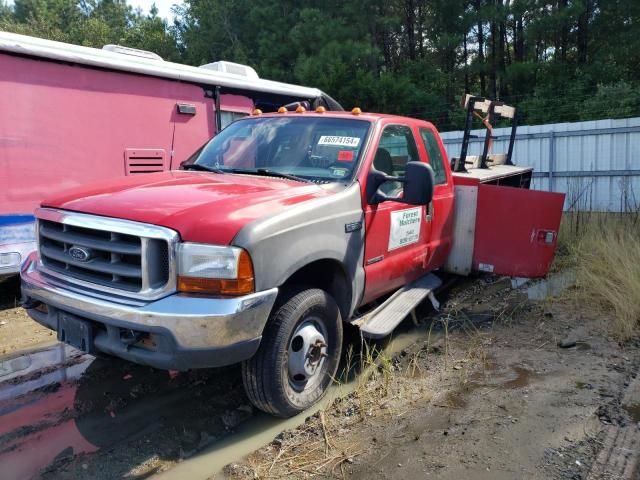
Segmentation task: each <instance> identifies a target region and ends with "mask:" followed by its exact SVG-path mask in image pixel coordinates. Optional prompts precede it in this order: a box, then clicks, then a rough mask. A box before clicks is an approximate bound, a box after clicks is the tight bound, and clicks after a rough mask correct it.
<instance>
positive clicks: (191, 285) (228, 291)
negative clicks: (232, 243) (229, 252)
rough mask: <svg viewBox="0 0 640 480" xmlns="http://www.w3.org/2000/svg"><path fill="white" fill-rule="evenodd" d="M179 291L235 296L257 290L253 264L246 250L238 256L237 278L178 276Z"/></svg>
mask: <svg viewBox="0 0 640 480" xmlns="http://www.w3.org/2000/svg"><path fill="white" fill-rule="evenodd" d="M178 291H180V292H184V293H199V294H202V295H220V296H228V297H235V296H239V295H247V294H249V293H253V292H255V282H254V278H253V265H252V263H251V258H250V257H249V254H248V253H247V252H245V251H244V250H243V251H242V252H241V253H240V256H239V258H238V275H237V278H233V279H231V278H206V277H187V276H178Z"/></svg>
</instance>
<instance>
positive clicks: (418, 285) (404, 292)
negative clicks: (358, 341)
mask: <svg viewBox="0 0 640 480" xmlns="http://www.w3.org/2000/svg"><path fill="white" fill-rule="evenodd" d="M440 285H442V280H440V279H439V278H438V277H436V276H435V275H434V274H433V273H430V274H428V275H425V276H424V277H421V278H419V279H418V280H416V281H414V282H412V283H410V284H409V285H407V286H405V287H404V288H401V289H400V290H398V291H397V292H396V293H394V294H393V295H391V296H390V297H389V298H388V299H387V300H386V301H385V302H384V303H383V304H382V305H380V306H379V307H377V308H376V309H375V310H373V311H371V312H369V313H367V314H366V315H364V316H362V317H360V318H358V319H357V320H355V321H354V322H353V323H354V324H355V325H358V326H359V327H360V331H361V332H362V336H363V337H365V338H373V339H376V338H383V337H386V336H387V335H389V334H390V333H391V332H392V331H393V329H394V328H396V327H397V326H398V325H399V324H400V322H402V321H403V320H404V319H405V318H406V317H407V315H409V314H410V313H411V312H412V311H413V309H414V308H416V306H417V305H418V304H419V303H420V302H421V301H422V300H424V299H425V298H427V297H428V296H429V295H430V294H432V293H433V291H434V290H435V289H436V288H438V287H439V286H440ZM431 298H432V301H434V302H435V298H433V296H432V297H431ZM434 306H436V308H437V302H436V303H435V304H434Z"/></svg>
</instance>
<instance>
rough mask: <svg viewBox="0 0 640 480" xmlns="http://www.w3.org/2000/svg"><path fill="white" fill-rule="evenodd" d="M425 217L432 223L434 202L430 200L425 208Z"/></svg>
mask: <svg viewBox="0 0 640 480" xmlns="http://www.w3.org/2000/svg"><path fill="white" fill-rule="evenodd" d="M425 218H426V220H427V222H429V223H431V220H432V219H433V202H429V205H427V208H426V209H425Z"/></svg>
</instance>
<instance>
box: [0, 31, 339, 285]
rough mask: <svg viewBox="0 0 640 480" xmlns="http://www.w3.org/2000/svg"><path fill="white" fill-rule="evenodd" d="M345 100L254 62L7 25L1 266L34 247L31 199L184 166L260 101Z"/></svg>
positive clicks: (2, 76) (0, 51)
mask: <svg viewBox="0 0 640 480" xmlns="http://www.w3.org/2000/svg"><path fill="white" fill-rule="evenodd" d="M297 101H302V102H307V103H308V104H310V106H313V107H314V108H315V107H316V106H318V105H322V106H324V107H325V108H327V109H330V110H337V109H341V107H340V105H339V104H337V103H336V102H335V101H334V100H332V99H331V98H330V97H328V96H327V95H325V94H324V93H322V92H321V91H320V90H317V89H314V88H307V87H302V86H297V85H289V84H284V83H279V82H274V81H269V80H263V79H260V78H259V77H258V75H257V73H256V72H255V71H254V70H253V69H252V68H251V67H248V66H245V65H238V64H234V63H230V62H216V63H212V64H208V65H203V66H201V67H191V66H186V65H180V64H176V63H171V62H165V61H163V60H162V59H161V58H160V57H159V56H157V55H155V54H153V53H151V52H145V51H141V50H135V49H130V48H125V47H120V46H114V45H107V46H105V47H104V48H103V49H102V50H100V49H95V48H87V47H81V46H76V45H69V44H65V43H60V42H53V41H49V40H42V39H38V38H32V37H27V36H23V35H15V34H11V33H6V32H0V277H2V276H3V275H7V274H13V273H17V272H18V269H19V265H20V263H21V262H22V260H23V259H24V258H25V257H26V255H27V254H28V253H29V252H30V251H32V250H34V249H35V243H34V242H35V235H34V227H33V225H34V223H33V221H34V219H33V215H32V213H33V210H34V209H35V207H36V206H37V205H38V204H39V202H40V201H41V200H42V199H43V198H44V197H46V196H50V195H51V194H52V193H56V192H59V191H64V190H67V189H69V188H71V187H77V186H80V185H83V184H85V183H87V182H89V181H93V180H99V179H104V178H109V177H118V176H126V175H138V174H141V173H149V172H157V171H162V170H169V169H171V168H173V169H175V168H178V166H179V165H180V162H182V161H183V160H185V159H186V158H187V156H188V155H190V154H191V153H193V151H194V150H196V149H197V148H198V147H199V146H200V145H202V144H203V143H205V142H206V141H207V140H208V139H209V138H211V136H213V135H214V134H215V133H216V132H217V131H218V130H220V129H221V128H223V127H224V126H226V125H227V124H229V123H230V122H232V121H234V120H235V119H237V118H239V117H243V116H246V115H248V114H249V113H250V112H251V111H253V109H254V108H256V107H258V108H261V109H262V110H263V111H265V112H266V111H272V110H274V109H277V108H278V107H279V106H281V105H283V104H287V103H291V102H297Z"/></svg>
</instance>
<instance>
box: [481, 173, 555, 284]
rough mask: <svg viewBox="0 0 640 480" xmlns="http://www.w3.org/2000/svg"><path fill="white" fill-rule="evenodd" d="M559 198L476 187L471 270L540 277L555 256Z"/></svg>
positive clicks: (535, 192)
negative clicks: (476, 197) (476, 198)
mask: <svg viewBox="0 0 640 480" xmlns="http://www.w3.org/2000/svg"><path fill="white" fill-rule="evenodd" d="M563 205H564V194H563V193H552V192H540V191H536V190H528V189H524V188H513V187H501V186H497V185H483V184H481V185H479V187H478V203H477V211H476V226H475V242H474V249H473V269H474V270H476V271H481V272H491V273H494V274H497V275H509V276H512V277H528V278H534V277H543V276H545V275H546V274H547V272H548V271H549V268H550V266H551V263H552V262H553V257H554V255H555V251H556V245H557V241H558V230H559V228H560V220H561V217H562V208H563Z"/></svg>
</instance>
